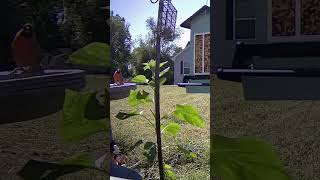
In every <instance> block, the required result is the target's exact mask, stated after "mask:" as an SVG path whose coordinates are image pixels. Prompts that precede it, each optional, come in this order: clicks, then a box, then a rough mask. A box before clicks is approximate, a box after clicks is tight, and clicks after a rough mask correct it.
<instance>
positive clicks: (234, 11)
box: [233, 0, 257, 41]
mask: <svg viewBox="0 0 320 180" xmlns="http://www.w3.org/2000/svg"><path fill="white" fill-rule="evenodd" d="M236 1H237V0H233V39H234V40H238V41H241V40H256V23H257V18H256V17H248V18H243V17H241V18H237V15H236V8H237V6H236ZM237 21H254V32H255V34H254V38H237V28H236V23H237Z"/></svg>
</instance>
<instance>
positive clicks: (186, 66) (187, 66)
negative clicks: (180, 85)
mask: <svg viewBox="0 0 320 180" xmlns="http://www.w3.org/2000/svg"><path fill="white" fill-rule="evenodd" d="M183 74H190V64H189V63H187V62H185V63H184V66H183Z"/></svg>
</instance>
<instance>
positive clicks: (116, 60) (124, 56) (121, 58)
mask: <svg viewBox="0 0 320 180" xmlns="http://www.w3.org/2000/svg"><path fill="white" fill-rule="evenodd" d="M129 27H130V25H129V24H128V23H126V20H125V19H124V18H123V17H121V16H120V15H118V14H116V15H114V14H113V12H111V21H110V29H111V31H110V32H111V52H112V53H111V72H114V71H115V70H116V69H118V68H120V69H121V70H122V73H123V76H125V77H127V76H128V75H129V74H130V73H129V71H128V68H127V64H128V63H129V62H130V58H131V47H132V42H131V34H130V31H129Z"/></svg>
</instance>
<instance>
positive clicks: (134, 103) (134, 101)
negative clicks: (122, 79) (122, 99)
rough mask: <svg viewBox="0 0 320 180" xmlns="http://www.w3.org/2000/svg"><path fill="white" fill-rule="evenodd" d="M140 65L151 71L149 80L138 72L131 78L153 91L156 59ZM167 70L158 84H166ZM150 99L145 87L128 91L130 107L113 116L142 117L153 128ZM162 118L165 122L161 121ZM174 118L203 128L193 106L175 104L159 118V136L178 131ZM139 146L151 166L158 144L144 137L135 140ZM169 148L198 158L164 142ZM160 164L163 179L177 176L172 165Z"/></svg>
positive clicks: (182, 147)
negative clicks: (170, 111)
mask: <svg viewBox="0 0 320 180" xmlns="http://www.w3.org/2000/svg"><path fill="white" fill-rule="evenodd" d="M166 63H167V62H163V63H161V64H160V68H162V69H163V67H164V65H165V64H166ZM143 65H144V70H145V71H151V74H152V77H151V78H150V79H147V77H145V76H144V75H137V76H135V77H134V78H133V79H132V81H133V82H136V83H141V84H147V85H149V86H150V87H151V88H152V89H153V90H154V88H155V74H156V73H155V66H156V61H155V60H150V61H149V62H148V63H144V64H143ZM169 70H170V67H168V68H164V70H163V71H161V72H160V74H159V77H160V84H161V85H162V84H164V83H165V81H166V78H165V77H164V75H165V74H166V73H167V72H169ZM153 102H154V97H152V96H151V93H149V92H146V91H145V90H131V92H130V96H129V98H128V103H129V105H130V106H131V108H132V109H131V110H130V111H128V112H123V111H121V112H119V113H118V114H117V115H116V118H117V119H119V120H126V119H129V118H132V117H140V118H141V119H145V120H146V121H148V123H149V125H150V126H151V127H153V128H155V115H154V114H155V113H154V112H153V111H152V110H151V109H150V108H149V106H150V105H151V104H152V103H153ZM141 109H144V110H141ZM145 109H150V110H148V111H150V113H151V114H153V117H152V118H150V117H148V116H145V114H146V112H145ZM164 120H165V122H166V123H163V121H164ZM177 120H180V121H182V122H184V123H188V124H190V125H192V126H196V127H199V128H203V127H204V126H205V121H204V119H203V118H202V117H201V115H200V114H199V112H198V110H197V109H196V108H195V107H193V106H191V105H181V104H178V105H176V108H175V110H174V111H173V112H172V114H167V115H165V116H163V117H162V118H161V136H168V137H172V138H173V137H175V136H176V135H177V134H178V133H179V132H180V130H181V127H182V126H181V125H180V124H179V123H177ZM155 130H156V128H155ZM140 145H143V148H144V153H143V155H144V156H145V157H146V160H147V164H148V165H149V166H153V165H154V162H155V160H156V154H157V147H158V146H157V144H156V143H155V142H151V141H147V142H144V140H139V141H138V142H137V143H135V147H138V146H140ZM168 147H171V148H172V147H175V148H176V150H178V151H180V152H183V153H184V154H185V155H186V156H187V157H189V158H196V157H197V155H196V154H195V153H193V152H191V151H189V150H187V149H185V148H184V146H183V145H181V144H170V145H166V146H165V147H163V148H162V150H167V149H169V148H168ZM131 150H132V149H131ZM163 167H164V173H165V177H166V179H176V175H175V173H174V172H173V171H172V167H171V166H170V165H169V164H163Z"/></svg>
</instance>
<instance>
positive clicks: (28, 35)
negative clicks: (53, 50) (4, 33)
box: [12, 24, 41, 71]
mask: <svg viewBox="0 0 320 180" xmlns="http://www.w3.org/2000/svg"><path fill="white" fill-rule="evenodd" d="M12 53H13V58H14V62H15V64H16V66H17V69H21V70H24V71H35V70H39V69H41V65H40V64H41V56H40V47H39V45H38V43H37V41H36V38H35V35H34V32H33V28H32V25H31V24H26V25H24V26H23V28H22V29H21V30H20V31H19V32H18V33H17V34H16V36H15V38H14V40H13V42H12Z"/></svg>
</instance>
